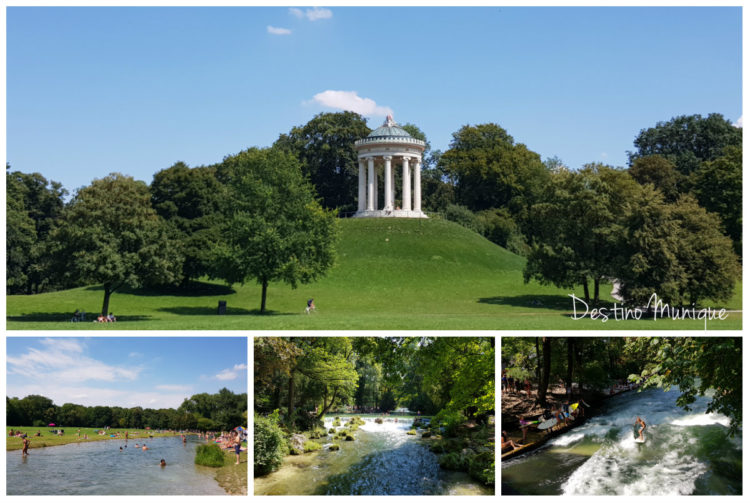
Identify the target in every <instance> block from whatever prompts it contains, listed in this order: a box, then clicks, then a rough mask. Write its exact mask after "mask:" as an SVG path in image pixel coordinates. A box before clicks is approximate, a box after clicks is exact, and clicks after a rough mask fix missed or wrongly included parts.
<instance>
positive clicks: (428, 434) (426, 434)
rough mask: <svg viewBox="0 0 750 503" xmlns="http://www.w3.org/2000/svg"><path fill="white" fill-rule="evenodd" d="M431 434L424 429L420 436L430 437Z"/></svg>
mask: <svg viewBox="0 0 750 503" xmlns="http://www.w3.org/2000/svg"><path fill="white" fill-rule="evenodd" d="M431 436H432V432H431V431H425V432H424V433H422V438H430V437H431Z"/></svg>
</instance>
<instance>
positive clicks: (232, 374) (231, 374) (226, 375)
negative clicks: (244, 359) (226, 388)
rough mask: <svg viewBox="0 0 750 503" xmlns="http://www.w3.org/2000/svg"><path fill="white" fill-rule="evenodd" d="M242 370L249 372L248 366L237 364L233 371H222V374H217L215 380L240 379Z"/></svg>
mask: <svg viewBox="0 0 750 503" xmlns="http://www.w3.org/2000/svg"><path fill="white" fill-rule="evenodd" d="M242 370H247V365H246V364H244V363H237V364H236V365H235V366H234V367H232V368H231V369H224V370H222V371H221V372H219V373H218V374H216V375H215V376H214V378H215V379H218V380H219V381H232V380H234V379H237V377H239V372H240V371H242Z"/></svg>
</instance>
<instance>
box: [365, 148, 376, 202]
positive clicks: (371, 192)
mask: <svg viewBox="0 0 750 503" xmlns="http://www.w3.org/2000/svg"><path fill="white" fill-rule="evenodd" d="M374 202H375V159H373V158H372V157H368V158H367V211H373V210H374V207H373V204H374Z"/></svg>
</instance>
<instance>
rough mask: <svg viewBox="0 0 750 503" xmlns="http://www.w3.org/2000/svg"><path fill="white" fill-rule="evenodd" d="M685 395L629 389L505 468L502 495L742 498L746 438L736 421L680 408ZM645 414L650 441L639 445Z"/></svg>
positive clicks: (702, 404) (700, 403) (699, 407)
mask: <svg viewBox="0 0 750 503" xmlns="http://www.w3.org/2000/svg"><path fill="white" fill-rule="evenodd" d="M678 396H679V391H678V390H675V389H673V390H671V391H668V392H664V391H662V390H659V389H651V390H646V391H643V392H641V393H638V392H635V391H633V392H628V393H624V394H622V395H619V396H616V397H613V398H611V399H609V400H607V401H606V402H605V405H604V407H603V408H602V410H600V411H599V414H598V415H597V416H595V417H593V418H591V419H589V420H588V421H587V422H586V423H584V424H583V425H582V426H579V427H577V428H574V429H573V430H571V431H569V432H567V433H565V434H563V435H561V436H559V437H557V438H555V439H552V440H551V441H550V442H548V443H547V445H545V446H544V447H543V448H541V449H540V450H537V451H533V452H530V453H528V454H526V455H523V456H520V457H518V458H515V459H512V460H510V461H507V462H504V463H502V467H501V473H502V477H501V479H502V494H504V495H507V494H566V495H572V494H597V495H607V494H627V495H682V494H704V495H715V494H737V495H739V494H742V435H741V433H740V434H738V435H736V436H735V437H734V438H728V437H727V436H726V432H727V430H728V425H729V419H728V418H727V417H726V416H723V415H720V414H705V413H703V411H705V410H706V404H707V403H708V402H709V398H707V397H698V398H697V400H696V402H695V403H694V404H692V406H691V407H692V409H693V410H692V411H685V410H683V409H682V408H680V407H677V406H676V405H675V400H676V399H677V397H678ZM636 416H640V417H642V418H643V419H644V420H645V422H646V424H647V429H646V431H645V434H644V435H645V438H646V442H645V443H644V444H638V443H636V442H635V429H634V426H633V424H634V422H635V418H636Z"/></svg>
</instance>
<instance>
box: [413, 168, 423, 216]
mask: <svg viewBox="0 0 750 503" xmlns="http://www.w3.org/2000/svg"><path fill="white" fill-rule="evenodd" d="M414 211H422V159H421V158H420V157H417V162H416V163H415V164H414Z"/></svg>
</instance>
